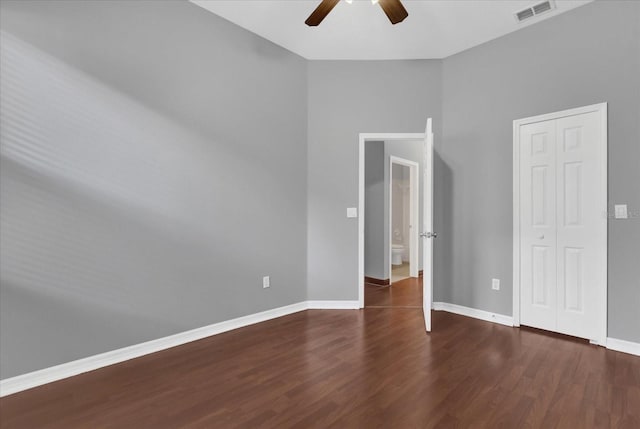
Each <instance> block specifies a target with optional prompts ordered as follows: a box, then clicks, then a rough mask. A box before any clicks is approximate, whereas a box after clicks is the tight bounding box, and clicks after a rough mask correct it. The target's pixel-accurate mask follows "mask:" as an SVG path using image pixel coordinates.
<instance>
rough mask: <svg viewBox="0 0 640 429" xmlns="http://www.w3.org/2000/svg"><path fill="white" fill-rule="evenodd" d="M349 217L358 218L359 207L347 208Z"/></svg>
mask: <svg viewBox="0 0 640 429" xmlns="http://www.w3.org/2000/svg"><path fill="white" fill-rule="evenodd" d="M347 217H349V218H353V217H358V208H357V207H347Z"/></svg>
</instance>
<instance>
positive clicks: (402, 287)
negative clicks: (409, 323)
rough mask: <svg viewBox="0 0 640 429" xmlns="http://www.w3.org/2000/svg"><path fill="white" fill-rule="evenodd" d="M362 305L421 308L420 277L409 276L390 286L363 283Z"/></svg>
mask: <svg viewBox="0 0 640 429" xmlns="http://www.w3.org/2000/svg"><path fill="white" fill-rule="evenodd" d="M364 306H365V307H417V308H422V278H415V277H409V278H408V279H404V280H400V281H398V282H396V283H393V284H392V285H390V286H389V285H387V286H381V285H375V284H369V283H365V285H364Z"/></svg>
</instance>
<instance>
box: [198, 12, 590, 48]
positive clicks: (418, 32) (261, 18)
mask: <svg viewBox="0 0 640 429" xmlns="http://www.w3.org/2000/svg"><path fill="white" fill-rule="evenodd" d="M191 1H192V2H193V3H195V4H197V5H199V6H201V7H203V8H205V9H207V10H209V11H211V12H213V13H215V14H216V15H219V16H221V17H223V18H225V19H227V20H229V21H231V22H233V23H235V24H237V25H239V26H240V27H243V28H245V29H247V30H249V31H251V32H253V33H255V34H258V35H260V36H262V37H264V38H265V39H268V40H270V41H272V42H274V43H276V44H278V45H280V46H282V47H284V48H286V49H288V50H290V51H292V52H295V53H296V54H298V55H301V56H302V57H304V58H307V59H311V60H320V59H324V60H326V59H335V60H383V59H389V60H391V59H394V60H396V59H429V58H444V57H448V56H449V55H453V54H455V53H457V52H460V51H464V50H465V49H469V48H471V47H473V46H476V45H479V44H481V43H484V42H487V41H489V40H491V39H495V38H497V37H500V36H502V35H505V34H507V33H511V32H512V31H516V30H519V29H521V28H523V27H526V26H529V25H532V24H535V23H537V22H540V21H542V20H544V19H548V18H551V17H553V16H555V15H558V14H560V13H563V12H566V11H568V10H570V9H573V8H575V7H578V6H582V5H584V4H586V3H589V2H590V1H592V0H556V1H555V4H556V9H554V10H552V11H550V12H547V13H545V14H543V15H540V16H537V17H534V18H531V19H530V20H527V21H526V22H525V23H518V22H517V21H516V19H515V17H514V13H515V12H517V11H520V10H522V9H524V8H526V7H528V6H532V5H534V4H537V3H540V2H541V1H543V0H525V1H521V0H479V1H478V0H476V1H471V0H428V1H427V0H402V3H403V4H404V6H405V8H406V9H407V11H408V12H409V17H407V19H405V20H404V21H403V22H401V23H399V24H396V25H391V23H390V22H389V20H388V19H387V17H386V15H385V14H384V12H383V11H382V9H381V8H380V6H379V5H372V4H371V1H370V0H354V1H353V3H352V4H347V3H346V2H345V1H340V3H338V5H337V6H336V7H335V8H334V9H333V10H332V11H331V13H330V14H329V15H328V16H327V17H326V18H325V20H324V21H323V22H322V23H321V24H320V25H319V26H318V27H308V26H307V25H305V23H304V21H305V19H307V17H308V16H309V14H310V13H311V12H312V11H313V10H314V9H315V8H316V6H317V5H318V4H319V3H320V0H191Z"/></svg>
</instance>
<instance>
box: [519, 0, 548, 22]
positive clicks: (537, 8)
mask: <svg viewBox="0 0 640 429" xmlns="http://www.w3.org/2000/svg"><path fill="white" fill-rule="evenodd" d="M555 7H556V5H555V4H554V3H553V0H547V1H543V2H542V3H538V4H536V5H533V6H530V7H528V8H526V9H523V10H521V11H519V12H516V14H515V16H516V20H517V21H518V22H522V21H525V20H527V19H530V18H533V17H534V16H538V15H541V14H543V13H545V12H549V11H550V10H552V9H555Z"/></svg>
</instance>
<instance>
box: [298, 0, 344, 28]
mask: <svg viewBox="0 0 640 429" xmlns="http://www.w3.org/2000/svg"><path fill="white" fill-rule="evenodd" d="M339 2H340V0H322V3H320V4H319V5H318V7H317V8H316V10H314V11H313V12H311V15H309V18H307V20H306V21H305V22H304V23H305V24H307V25H308V26H309V27H315V26H316V25H318V24H320V23H321V22H322V20H323V19H325V18H326V16H327V15H329V12H331V9H333V8H334V7H335V6H336V5H337V4H338V3H339Z"/></svg>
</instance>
